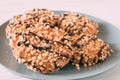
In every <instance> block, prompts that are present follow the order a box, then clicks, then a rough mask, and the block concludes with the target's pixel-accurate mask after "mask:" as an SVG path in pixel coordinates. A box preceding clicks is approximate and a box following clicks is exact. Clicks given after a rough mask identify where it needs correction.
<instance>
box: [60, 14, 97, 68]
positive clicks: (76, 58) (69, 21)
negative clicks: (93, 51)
mask: <svg viewBox="0 0 120 80" xmlns="http://www.w3.org/2000/svg"><path fill="white" fill-rule="evenodd" d="M58 25H59V27H60V28H62V29H63V30H65V35H64V36H63V38H62V39H61V41H62V42H63V43H65V44H67V45H69V46H70V47H71V48H72V50H73V53H74V55H73V57H72V59H71V61H72V62H73V65H77V68H79V67H78V63H79V62H80V59H81V55H82V54H81V53H80V51H81V47H82V45H84V44H86V43H87V42H88V41H89V40H91V39H94V38H95V37H96V35H97V34H98V32H99V30H98V24H97V23H95V22H93V21H92V20H90V19H89V18H87V17H86V16H84V15H80V14H77V13H72V12H67V13H62V14H61V15H60V16H59V19H58Z"/></svg>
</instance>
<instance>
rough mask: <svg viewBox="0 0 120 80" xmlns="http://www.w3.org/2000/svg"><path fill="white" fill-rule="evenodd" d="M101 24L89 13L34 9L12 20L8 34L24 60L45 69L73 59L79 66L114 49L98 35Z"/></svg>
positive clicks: (29, 65)
mask: <svg viewBox="0 0 120 80" xmlns="http://www.w3.org/2000/svg"><path fill="white" fill-rule="evenodd" d="M98 32H99V30H98V24H96V23H95V22H93V21H92V20H90V19H89V18H87V17H86V16H83V15H80V14H77V13H71V12H66V13H62V14H60V15H57V14H54V12H52V11H50V10H47V9H33V10H30V11H27V12H25V13H24V14H22V15H18V16H15V17H14V18H12V19H11V20H10V21H9V24H8V25H7V28H6V36H7V39H9V44H10V46H11V49H12V52H13V55H14V57H15V58H16V60H17V61H18V62H19V63H20V64H25V65H26V67H27V68H29V69H31V70H33V71H40V72H41V73H49V72H54V71H58V70H60V69H61V68H63V67H64V66H66V65H67V64H68V63H69V62H72V64H73V65H75V66H76V68H77V69H80V64H81V65H83V66H85V67H87V66H93V65H95V64H96V63H98V62H99V61H104V60H105V59H106V58H107V57H108V56H109V55H110V54H111V53H112V50H111V48H110V47H109V45H108V44H106V43H105V42H104V41H103V40H101V39H100V38H98V37H97V34H98Z"/></svg>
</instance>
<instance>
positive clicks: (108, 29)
mask: <svg viewBox="0 0 120 80" xmlns="http://www.w3.org/2000/svg"><path fill="white" fill-rule="evenodd" d="M54 12H55V13H56V14H60V13H61V12H64V11H54ZM84 15H85V14H84ZM86 16H88V17H89V18H90V19H92V20H93V21H95V22H97V23H98V24H99V26H100V28H99V29H100V34H99V37H100V38H102V39H103V40H104V41H105V42H107V43H109V44H110V46H111V47H112V49H113V50H114V54H113V55H112V56H111V57H109V58H108V59H106V60H105V61H104V62H103V63H99V64H97V65H95V66H93V67H89V68H82V69H81V71H77V70H76V69H75V68H74V67H72V66H71V65H68V66H66V67H65V68H63V69H61V70H60V71H57V72H55V73H51V74H47V75H43V74H41V73H39V72H33V71H31V70H28V69H27V68H26V67H25V66H24V65H20V64H18V63H17V61H16V60H15V58H14V57H13V56H12V52H11V50H10V47H9V45H8V41H7V39H6V36H5V28H6V25H7V24H8V21H7V22H5V23H4V24H3V25H2V26H1V27H0V63H1V64H2V65H3V66H5V67H6V68H7V69H9V71H12V72H14V73H15V74H18V75H21V76H24V77H28V78H33V79H46V80H66V79H79V78H85V77H88V76H93V75H96V74H98V73H102V72H104V71H106V70H108V69H110V68H111V67H113V66H114V65H115V64H116V63H118V61H119V60H120V59H119V58H120V37H119V35H120V30H119V29H117V28H116V27H115V26H113V25H112V24H110V23H107V22H105V21H103V20H101V19H98V18H95V17H92V16H89V15H86Z"/></svg>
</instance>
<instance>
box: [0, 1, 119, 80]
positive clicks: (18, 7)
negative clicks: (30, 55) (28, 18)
mask: <svg viewBox="0 0 120 80" xmlns="http://www.w3.org/2000/svg"><path fill="white" fill-rule="evenodd" d="M33 8H47V9H51V10H67V11H76V12H81V13H86V14H89V15H92V16H95V17H98V18H101V19H103V20H105V21H107V22H110V23H112V24H113V25H115V26H116V27H119V28H120V24H119V23H120V10H119V9H120V0H1V1H0V25H1V24H2V23H4V22H5V21H7V20H8V19H10V18H12V17H13V16H14V15H17V14H21V13H23V12H24V11H26V10H30V9H33ZM0 80H30V79H27V78H23V77H20V76H19V75H16V74H13V73H11V72H8V70H6V69H5V68H4V67H3V66H2V65H0ZM79 80H81V79H79ZM82 80H120V64H117V65H116V66H115V67H113V68H112V69H110V70H108V71H106V72H104V73H101V74H98V75H96V76H92V77H88V78H84V79H82Z"/></svg>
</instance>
